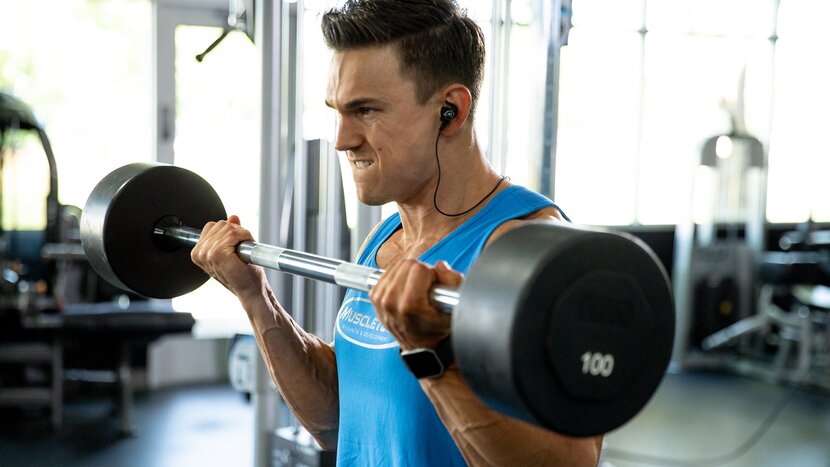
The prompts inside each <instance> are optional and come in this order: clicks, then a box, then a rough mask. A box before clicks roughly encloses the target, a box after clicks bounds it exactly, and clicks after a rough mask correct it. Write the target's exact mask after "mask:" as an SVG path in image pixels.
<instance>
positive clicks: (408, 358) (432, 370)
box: [401, 349, 444, 378]
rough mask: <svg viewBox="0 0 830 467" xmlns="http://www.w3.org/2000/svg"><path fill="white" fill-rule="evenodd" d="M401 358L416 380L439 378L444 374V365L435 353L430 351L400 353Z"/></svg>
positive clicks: (418, 350)
mask: <svg viewBox="0 0 830 467" xmlns="http://www.w3.org/2000/svg"><path fill="white" fill-rule="evenodd" d="M401 357H402V358H403V361H404V362H405V363H406V366H408V367H409V371H411V372H412V374H414V375H415V377H416V378H428V377H431V376H440V375H441V374H442V373H444V365H443V364H442V363H441V360H440V359H439V358H438V355H437V354H436V353H435V351H433V350H431V349H416V350H409V351H403V352H401Z"/></svg>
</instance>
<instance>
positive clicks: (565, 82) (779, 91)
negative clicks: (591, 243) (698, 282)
mask: <svg viewBox="0 0 830 467" xmlns="http://www.w3.org/2000/svg"><path fill="white" fill-rule="evenodd" d="M777 3H778V2H775V1H772V0H763V1H758V0H727V1H724V0H705V1H700V0H695V1H692V0H624V1H620V0H580V1H579V2H574V14H573V22H574V29H573V31H572V32H571V37H570V43H569V45H568V46H567V47H565V48H564V49H563V51H562V61H561V81H560V90H559V92H560V107H559V132H558V134H559V136H558V148H557V155H556V164H557V167H556V200H557V201H558V202H560V203H561V204H562V205H563V206H565V207H567V208H568V210H569V213H570V214H571V217H572V218H573V219H574V220H575V221H576V222H581V223H588V224H606V225H622V224H674V223H677V222H680V221H682V220H684V219H685V217H681V216H688V215H690V214H689V210H688V209H687V207H688V206H689V205H690V202H691V199H690V198H691V190H692V177H693V176H694V173H695V166H696V164H697V161H698V160H699V157H700V156H699V147H700V143H701V142H702V141H703V140H704V139H705V138H707V137H710V136H713V135H715V134H719V133H723V132H728V131H729V130H730V129H731V127H730V120H729V113H728V112H727V110H726V107H725V106H724V103H727V104H733V105H734V103H735V102H736V101H737V99H738V95H739V83H740V81H741V79H742V75H743V79H745V86H744V90H743V98H744V105H745V112H744V115H745V119H746V127H747V130H748V132H749V133H750V134H753V135H754V136H756V137H757V138H758V139H759V140H761V142H762V143H764V145H765V148H766V150H767V151H768V154H769V182H768V192H767V218H768V220H769V221H771V222H799V221H803V220H806V219H807V217H808V216H809V214H810V213H811V212H812V213H813V215H814V216H815V217H816V220H822V219H823V220H830V208H828V207H827V206H826V203H824V205H822V203H820V201H821V200H825V199H828V196H830V191H829V190H830V188H827V184H822V183H820V180H819V177H820V175H819V174H822V173H827V171H828V169H830V165H828V164H830V162H828V161H830V158H828V157H827V156H828V154H827V152H828V150H827V149H826V148H827V144H825V143H823V141H822V139H821V136H820V135H821V134H822V129H820V127H822V124H821V123H820V122H821V113H820V112H819V110H818V109H822V108H826V106H827V104H829V103H830V89H828V88H827V87H826V86H824V85H823V84H822V83H825V82H827V80H828V78H830V67H828V65H827V64H826V61H823V60H818V59H816V56H815V55H814V54H810V53H805V51H807V50H823V46H822V45H824V46H825V47H826V45H827V44H828V43H830V37H828V36H827V35H826V34H822V33H821V32H820V31H821V29H820V28H821V26H820V22H819V21H818V20H817V19H816V18H821V17H822V14H825V15H826V14H827V13H828V12H830V11H828V10H830V6H826V5H825V4H824V3H822V2H805V1H797V0H782V1H781V2H780V9H776V4H777ZM805 103H810V104H809V105H806V104H805ZM824 121H825V122H827V119H826V118H825V119H824ZM825 126H826V125H825ZM822 151H823V154H822Z"/></svg>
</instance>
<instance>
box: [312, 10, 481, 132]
mask: <svg viewBox="0 0 830 467" xmlns="http://www.w3.org/2000/svg"><path fill="white" fill-rule="evenodd" d="M322 29H323V37H324V38H325V41H326V44H327V45H328V46H329V47H330V48H332V49H334V50H336V51H342V50H348V49H356V48H361V47H371V46H382V45H388V44H395V45H397V47H398V50H399V53H400V58H401V74H402V75H403V76H408V77H411V78H412V79H413V81H414V82H415V86H416V90H417V95H418V99H419V100H420V103H421V104H423V103H425V102H426V101H427V100H428V99H429V97H430V96H431V95H432V94H433V93H434V92H435V91H437V90H438V88H440V87H441V86H444V85H446V84H449V83H454V82H457V83H461V84H463V85H464V86H466V87H467V88H468V89H469V90H470V94H471V95H472V107H473V108H472V109H471V112H470V113H471V116H472V113H473V111H474V110H475V106H476V102H477V101H478V96H479V93H480V91H481V81H482V78H483V75H484V35H483V34H482V32H481V29H480V28H479V27H478V25H477V24H476V23H475V22H474V21H473V20H471V19H470V18H468V17H467V15H466V12H465V11H463V10H461V9H460V8H459V7H458V5H457V4H456V3H455V0H348V1H347V2H346V3H345V5H343V7H342V8H340V9H334V10H331V11H329V12H327V13H326V14H325V15H323V24H322Z"/></svg>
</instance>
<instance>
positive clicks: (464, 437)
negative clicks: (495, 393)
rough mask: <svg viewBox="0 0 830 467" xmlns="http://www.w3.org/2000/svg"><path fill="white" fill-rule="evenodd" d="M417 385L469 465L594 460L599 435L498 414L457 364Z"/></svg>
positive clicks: (588, 462)
mask: <svg viewBox="0 0 830 467" xmlns="http://www.w3.org/2000/svg"><path fill="white" fill-rule="evenodd" d="M421 387H422V388H423V389H424V392H426V394H427V396H428V397H429V398H430V400H431V401H432V403H433V405H435V408H436V410H437V411H438V415H439V416H440V417H441V420H442V421H443V422H444V425H446V426H447V429H448V430H449V432H450V434H451V435H452V437H453V439H454V440H455V443H456V445H458V447H459V449H460V450H461V453H462V454H463V455H464V458H465V460H466V461H467V462H468V463H469V464H470V465H494V466H497V465H563V466H595V465H597V462H598V460H599V453H600V449H601V444H602V437H594V438H569V437H566V436H562V435H559V434H556V433H553V432H551V431H548V430H545V429H542V428H539V427H536V426H534V425H531V424H528V423H525V422H522V421H519V420H517V419H514V418H511V417H507V416H504V415H501V414H499V413H497V412H495V411H493V410H491V409H490V408H489V407H487V406H486V405H485V404H484V403H483V402H481V401H480V400H479V399H478V397H477V396H476V395H475V394H474V393H473V392H472V390H471V389H470V388H469V387H468V386H467V384H466V383H465V382H464V381H463V380H462V378H461V375H460V374H459V372H458V370H457V368H456V367H455V366H453V367H451V368H450V369H449V370H448V371H447V372H445V373H444V375H443V376H442V377H441V378H438V379H435V380H423V381H422V383H421Z"/></svg>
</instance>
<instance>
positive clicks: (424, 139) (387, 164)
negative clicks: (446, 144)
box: [326, 46, 440, 205]
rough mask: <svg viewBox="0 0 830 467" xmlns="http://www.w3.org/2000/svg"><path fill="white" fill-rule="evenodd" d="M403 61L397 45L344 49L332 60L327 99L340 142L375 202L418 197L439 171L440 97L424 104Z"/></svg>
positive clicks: (363, 194) (364, 195)
mask: <svg viewBox="0 0 830 467" xmlns="http://www.w3.org/2000/svg"><path fill="white" fill-rule="evenodd" d="M399 63H400V62H399V58H398V54H397V51H396V49H395V48H394V46H382V47H366V48H360V49H350V50H344V51H338V52H335V54H334V57H333V58H332V62H331V67H330V73H329V83H328V89H327V93H326V104H327V105H328V106H329V107H331V108H333V109H334V110H336V111H337V113H338V116H339V122H338V128H337V139H336V142H335V148H336V149H337V150H338V151H344V152H345V153H346V156H347V157H348V159H349V163H350V165H351V168H352V176H353V178H354V181H355V186H356V187H357V194H358V198H359V199H360V200H361V201H362V202H364V203H366V204H369V205H380V204H385V203H388V202H392V201H395V202H398V203H402V204H405V203H407V202H415V201H417V197H419V196H426V192H427V191H428V190H425V189H424V188H425V187H427V186H428V185H429V184H430V183H431V181H432V180H433V179H434V177H435V175H436V167H435V161H434V155H433V154H432V152H431V151H432V148H433V145H434V142H435V138H436V136H437V129H438V124H439V120H438V115H439V113H438V109H439V108H440V101H439V100H437V99H435V98H433V99H430V100H428V101H427V102H426V103H425V104H419V103H418V99H417V95H416V89H415V83H414V81H413V80H412V79H409V78H408V77H405V76H402V75H401V73H400V65H399Z"/></svg>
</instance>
